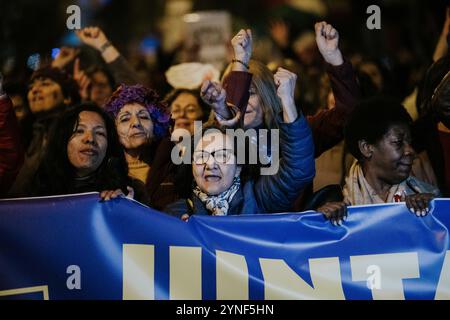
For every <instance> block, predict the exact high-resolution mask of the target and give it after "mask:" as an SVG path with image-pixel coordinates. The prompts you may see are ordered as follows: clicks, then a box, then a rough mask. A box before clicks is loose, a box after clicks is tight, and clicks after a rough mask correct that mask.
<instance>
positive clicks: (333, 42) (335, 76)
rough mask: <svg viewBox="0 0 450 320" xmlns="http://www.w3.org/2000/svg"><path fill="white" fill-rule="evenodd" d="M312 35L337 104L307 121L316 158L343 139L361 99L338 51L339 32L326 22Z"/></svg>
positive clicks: (351, 72) (346, 64)
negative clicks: (324, 63) (349, 118)
mask: <svg viewBox="0 0 450 320" xmlns="http://www.w3.org/2000/svg"><path fill="white" fill-rule="evenodd" d="M315 32H316V42H317V46H318V48H319V51H320V53H321V54H322V57H323V58H324V60H325V62H326V63H327V65H326V69H327V72H328V75H329V77H330V81H331V88H332V90H333V94H334V98H335V101H336V106H335V108H333V109H331V110H322V111H320V112H319V113H318V114H316V115H314V116H310V117H308V122H309V125H310V126H311V130H312V134H313V139H314V145H315V147H316V151H315V156H316V157H318V156H320V155H321V154H322V153H323V152H324V151H326V150H328V149H330V148H332V147H333V146H335V145H336V144H338V143H339V142H340V141H341V140H342V139H343V138H344V132H343V129H344V126H345V123H346V122H347V119H348V117H349V115H350V114H351V112H352V111H353V110H354V108H355V106H356V104H357V103H358V100H359V99H360V89H359V86H358V82H357V81H356V75H355V72H354V70H353V67H352V65H351V64H350V62H348V61H347V60H345V59H344V58H343V56H342V53H341V51H340V50H339V33H338V31H337V30H336V29H335V28H333V26H331V25H330V24H327V23H326V22H319V23H316V25H315Z"/></svg>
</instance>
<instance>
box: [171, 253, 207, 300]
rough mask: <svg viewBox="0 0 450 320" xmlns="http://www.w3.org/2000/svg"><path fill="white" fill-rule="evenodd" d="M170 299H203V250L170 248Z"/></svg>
mask: <svg viewBox="0 0 450 320" xmlns="http://www.w3.org/2000/svg"><path fill="white" fill-rule="evenodd" d="M169 261H170V276H169V277H170V299H171V300H201V299H202V248H198V247H170V260H169Z"/></svg>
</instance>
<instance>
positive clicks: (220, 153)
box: [192, 131, 241, 195]
mask: <svg viewBox="0 0 450 320" xmlns="http://www.w3.org/2000/svg"><path fill="white" fill-rule="evenodd" d="M240 171H241V167H238V166H237V165H236V157H235V155H234V153H233V144H232V141H231V139H230V138H229V137H228V136H226V135H224V134H222V133H221V132H219V131H216V132H212V133H206V134H205V135H204V136H203V138H202V139H201V140H200V141H199V143H198V144H197V146H196V147H195V150H194V154H193V162H192V173H193V175H194V179H195V182H196V183H197V186H199V188H200V189H201V190H202V191H203V192H205V193H206V194H208V195H218V194H220V193H222V192H224V191H226V190H228V189H229V188H230V187H231V185H232V184H233V179H234V177H237V176H238V175H239V174H240Z"/></svg>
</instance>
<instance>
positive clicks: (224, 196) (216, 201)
mask: <svg viewBox="0 0 450 320" xmlns="http://www.w3.org/2000/svg"><path fill="white" fill-rule="evenodd" d="M240 186H241V179H240V177H235V178H234V180H233V184H232V185H231V187H230V188H228V189H227V190H225V191H224V192H222V193H221V194H218V195H216V196H210V195H207V194H206V193H204V192H203V191H201V190H200V188H199V187H198V186H196V187H195V188H194V194H195V195H196V196H197V197H198V198H199V199H200V201H201V202H202V203H203V204H204V205H205V206H206V209H207V210H208V211H209V212H211V214H212V215H213V216H226V215H227V214H228V209H229V208H230V202H231V200H233V197H234V195H235V194H236V192H237V191H238V190H239V188H240Z"/></svg>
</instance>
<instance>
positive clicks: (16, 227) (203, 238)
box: [0, 193, 450, 300]
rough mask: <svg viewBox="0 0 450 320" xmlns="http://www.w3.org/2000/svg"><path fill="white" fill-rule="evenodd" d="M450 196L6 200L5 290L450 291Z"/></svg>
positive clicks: (0, 250) (2, 205) (113, 293)
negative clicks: (419, 210)
mask: <svg viewBox="0 0 450 320" xmlns="http://www.w3.org/2000/svg"><path fill="white" fill-rule="evenodd" d="M449 227H450V199H436V200H434V201H433V203H432V211H431V214H428V216H426V217H422V218H418V217H416V216H415V215H413V214H411V213H410V212H409V211H408V209H407V208H406V206H405V204H403V203H399V204H385V205H372V206H359V207H350V208H349V216H348V219H347V220H346V221H345V222H344V224H343V226H341V227H336V226H333V225H332V224H331V223H330V222H328V221H326V220H325V219H324V218H323V216H322V215H321V214H318V213H315V212H312V211H311V212H306V213H287V214H267V215H241V216H228V217H210V216H192V217H191V218H190V219H189V221H188V222H183V221H181V220H178V219H176V218H174V217H171V216H168V215H166V214H164V213H160V212H157V211H155V210H152V209H149V208H147V207H145V206H143V205H141V204H139V203H137V202H134V201H130V200H128V199H124V198H120V199H114V200H111V201H107V202H99V196H98V194H92V193H91V194H81V195H71V196H61V197H47V198H30V199H20V200H4V201H0V299H52V300H53V299H155V300H160V299H207V300H210V299H220V300H221V299H233V300H240V299H258V300H260V299H449V298H450V251H449V234H448V229H449Z"/></svg>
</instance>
